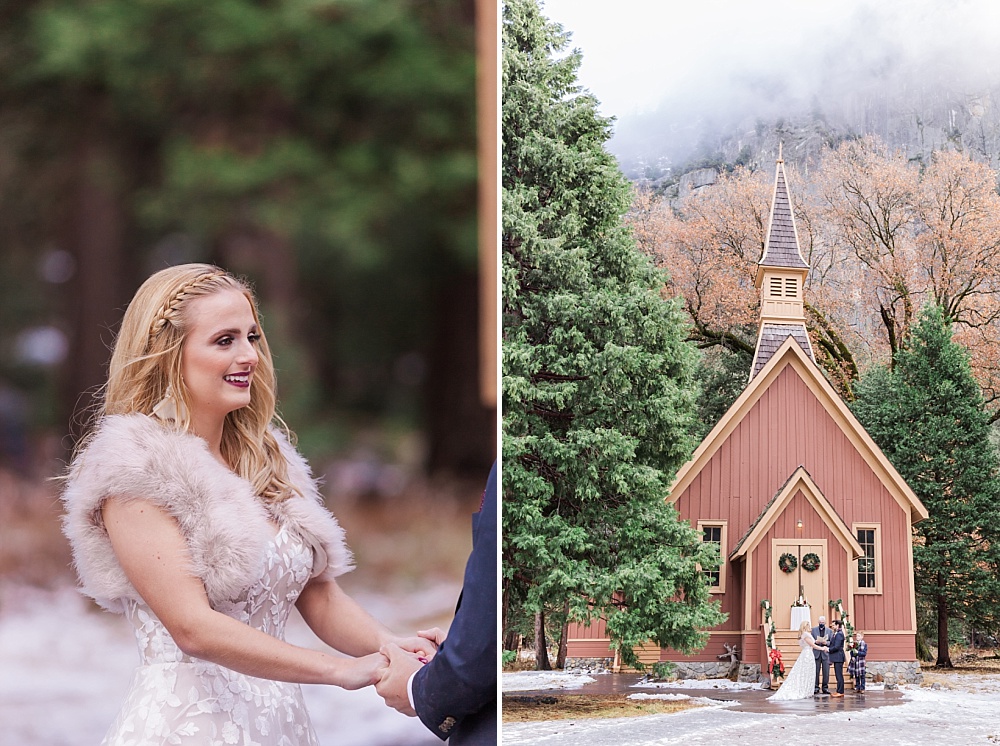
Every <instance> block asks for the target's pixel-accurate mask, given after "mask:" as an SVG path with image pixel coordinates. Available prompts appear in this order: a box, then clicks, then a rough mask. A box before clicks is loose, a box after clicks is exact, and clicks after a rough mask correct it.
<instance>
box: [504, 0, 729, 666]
mask: <svg viewBox="0 0 1000 746" xmlns="http://www.w3.org/2000/svg"><path fill="white" fill-rule="evenodd" d="M567 44H568V36H567V34H566V33H565V32H563V30H562V29H561V27H559V26H558V25H556V24H553V23H550V22H548V21H547V20H546V19H545V18H543V17H542V15H541V13H540V11H539V8H538V5H537V3H536V2H535V0H509V1H508V2H506V3H505V5H504V9H503V113H502V117H503V119H502V122H503V132H502V136H503V269H502V282H503V325H504V331H503V374H504V380H503V514H504V529H503V587H504V613H505V627H506V626H507V625H511V624H513V623H514V620H515V619H517V618H519V617H521V618H523V616H524V615H526V614H532V613H538V612H544V611H545V610H546V609H552V610H555V611H556V613H557V614H567V615H568V617H569V618H572V619H577V620H590V619H592V618H594V617H595V616H602V617H604V618H606V619H607V630H608V634H609V636H610V637H611V639H612V644H613V645H614V646H615V647H617V648H618V649H619V650H620V651H621V654H622V659H623V660H624V661H625V662H627V663H634V662H635V657H634V654H633V647H634V646H635V645H637V644H640V643H642V642H645V641H647V640H650V639H652V640H654V641H656V642H657V643H659V644H660V645H664V646H671V647H674V648H679V649H690V648H692V647H698V646H700V645H702V644H704V640H705V636H704V634H703V633H701V632H700V631H699V630H701V629H704V628H707V627H711V626H713V625H715V624H718V623H719V622H721V621H722V620H723V619H724V617H723V616H722V615H721V614H720V612H719V611H718V607H717V604H712V603H709V601H708V592H707V586H706V583H705V579H704V577H703V576H702V575H701V573H700V571H699V567H698V565H699V563H702V564H704V565H706V566H708V565H712V564H713V563H716V564H717V562H718V558H717V556H714V557H713V556H712V552H713V550H711V549H709V548H708V545H703V544H702V543H701V541H700V537H699V535H698V534H697V532H696V531H694V530H693V529H692V528H691V527H690V526H689V525H687V524H686V523H682V522H680V521H679V520H678V518H677V515H676V512H675V511H674V510H673V508H672V507H671V506H668V505H666V504H665V501H664V498H665V496H666V494H667V489H668V486H669V480H670V478H671V476H672V475H673V473H674V472H675V471H676V469H677V467H678V466H679V465H680V464H681V463H682V462H683V461H684V460H685V459H686V458H687V456H688V454H689V453H690V450H691V447H692V438H691V436H690V433H691V432H692V430H693V427H694V413H695V397H696V385H695V383H694V380H693V375H694V371H695V366H696V353H695V352H694V351H693V350H692V349H691V348H690V347H689V346H688V345H687V344H686V343H685V341H684V339H685V336H686V332H687V329H686V323H685V321H684V318H683V315H682V313H681V310H680V308H679V306H678V304H677V303H675V302H673V301H667V300H664V299H663V298H662V297H661V295H660V292H659V289H660V288H661V287H662V285H663V281H662V278H661V277H660V276H659V275H658V274H657V272H656V271H655V270H654V269H653V268H652V266H651V265H650V263H649V261H648V260H647V258H646V257H644V256H643V255H642V254H641V253H639V252H638V251H637V250H636V248H635V245H634V242H633V240H632V238H631V236H630V234H629V232H628V231H627V230H626V228H625V227H624V225H623V215H624V213H625V212H626V211H627V209H628V206H629V203H630V197H631V192H630V187H629V184H628V182H627V181H626V179H625V178H624V177H623V176H622V174H621V172H620V171H619V169H618V167H617V164H616V162H615V160H614V159H613V157H612V156H611V155H610V154H609V153H608V152H607V151H606V150H605V149H604V144H605V142H606V141H607V140H608V138H609V137H610V120H608V119H605V118H603V117H601V116H600V115H599V114H598V112H597V102H596V101H595V99H594V98H593V97H592V96H590V95H588V94H586V93H585V92H583V91H582V90H581V88H580V87H579V85H578V84H577V78H576V74H577V69H578V68H579V65H580V55H579V53H577V52H571V53H566V47H567ZM567 602H568V607H567V606H566V604H567ZM567 608H568V611H567Z"/></svg>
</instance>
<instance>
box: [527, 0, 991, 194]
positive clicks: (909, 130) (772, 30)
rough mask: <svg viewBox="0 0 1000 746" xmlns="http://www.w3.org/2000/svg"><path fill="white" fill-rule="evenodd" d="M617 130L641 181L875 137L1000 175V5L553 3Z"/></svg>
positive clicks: (965, 1)
mask: <svg viewBox="0 0 1000 746" xmlns="http://www.w3.org/2000/svg"><path fill="white" fill-rule="evenodd" d="M543 12H544V13H545V14H546V15H547V16H548V17H549V18H551V19H552V20H554V21H556V22H558V23H561V24H562V25H563V26H564V27H565V28H566V30H568V31H569V32H571V34H572V41H571V45H572V46H573V47H575V48H578V49H580V51H581V52H582V53H583V65H582V67H581V71H580V80H581V83H582V85H583V86H584V87H585V88H588V89H589V90H590V91H591V92H592V93H593V94H594V95H595V96H596V97H597V98H598V100H600V101H601V104H602V105H601V111H602V112H603V113H605V114H607V115H611V116H615V117H616V119H617V122H616V125H615V136H614V138H613V140H612V141H611V143H610V149H611V150H612V152H613V153H615V155H617V156H618V157H619V159H620V161H621V162H622V166H623V168H624V169H625V170H626V172H627V173H629V174H630V175H632V176H637V175H639V174H641V173H643V172H644V173H645V174H646V175H648V176H651V177H656V176H662V175H664V174H667V173H669V172H671V171H672V172H673V173H675V174H676V171H677V169H684V168H686V167H690V166H691V165H693V164H696V163H698V162H699V161H701V162H705V161H719V160H724V161H726V162H729V163H732V162H734V161H736V160H741V162H756V161H757V160H758V158H759V157H760V156H761V155H763V154H765V153H766V155H767V158H771V157H772V155H773V154H771V153H770V150H772V149H773V148H774V147H775V145H776V142H777V140H778V139H782V140H784V141H785V143H786V155H787V157H789V158H790V159H797V158H801V157H803V156H804V155H807V154H808V155H811V154H814V153H817V152H818V151H819V149H820V148H821V147H822V145H823V144H824V143H829V142H835V141H836V140H838V139H841V138H843V137H845V136H852V135H856V134H867V133H873V134H877V135H879V136H881V137H882V138H884V139H886V140H887V141H889V142H890V143H892V144H894V145H898V146H900V147H905V148H906V149H907V151H908V152H909V154H910V155H911V157H915V158H925V157H926V156H927V155H929V153H930V151H931V150H933V149H936V148H940V147H954V148H961V149H964V150H968V151H970V152H973V153H974V154H975V155H976V156H977V158H980V159H983V160H987V161H989V162H991V164H992V165H994V166H997V165H1000V164H998V159H1000V42H998V40H997V29H1000V3H998V2H993V1H991V0H955V1H954V2H945V1H944V0H937V1H930V0H878V1H874V0H838V1H836V2H834V1H831V0H815V1H814V2H791V1H786V0H768V1H767V2H757V3H741V2H735V1H734V0H705V1H704V2H700V3H697V4H689V3H680V2H675V1H673V0H671V1H668V2H662V3H659V2H653V0H619V1H618V2H615V3H611V4H609V3H606V2H598V1H597V0H545V2H544V4H543Z"/></svg>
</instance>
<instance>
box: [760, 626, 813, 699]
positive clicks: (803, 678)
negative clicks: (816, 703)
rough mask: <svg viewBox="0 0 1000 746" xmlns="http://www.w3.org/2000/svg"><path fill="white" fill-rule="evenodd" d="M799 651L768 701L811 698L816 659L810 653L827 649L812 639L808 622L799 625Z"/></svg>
mask: <svg viewBox="0 0 1000 746" xmlns="http://www.w3.org/2000/svg"><path fill="white" fill-rule="evenodd" d="M799 649H800V650H799V658H798V660H797V661H795V665H794V666H792V670H791V673H789V674H788V676H787V677H786V678H785V683H784V684H782V685H781V688H780V689H778V691H777V692H776V693H775V694H772V695H771V696H770V697H768V699H769V700H775V701H782V700H788V699H805V698H806V697H811V696H812V694H813V686H814V684H815V681H816V659H815V657H814V656H813V652H812V651H813V650H826V649H827V648H826V645H824V644H823V643H820V642H816V640H815V639H814V638H813V636H812V632H810V628H809V622H808V621H804V622H802V624H801V625H799Z"/></svg>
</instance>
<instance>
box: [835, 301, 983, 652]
mask: <svg viewBox="0 0 1000 746" xmlns="http://www.w3.org/2000/svg"><path fill="white" fill-rule="evenodd" d="M853 409H854V412H855V413H856V414H857V416H858V419H859V420H860V421H861V423H862V424H863V425H864V426H865V428H866V429H867V430H868V432H869V434H871V436H872V438H874V439H875V442H876V443H878V444H879V446H880V447H881V448H882V450H883V451H884V452H885V455H886V456H887V457H888V458H889V460H890V461H891V462H892V464H893V465H894V466H895V467H896V468H897V469H898V470H899V472H900V474H902V476H903V478H904V479H906V481H907V482H908V483H909V485H910V487H912V488H913V491H914V492H915V493H916V494H917V497H919V498H920V500H921V501H922V502H923V503H924V505H925V506H926V507H927V510H928V512H929V513H930V517H929V518H927V519H926V520H924V521H921V522H920V523H918V524H916V526H915V527H914V533H915V536H914V546H913V563H914V572H915V575H916V590H917V594H918V595H919V596H920V597H921V599H922V600H923V601H924V602H925V604H926V605H927V606H928V607H929V608H931V609H934V610H935V612H936V620H932V621H934V622H935V625H934V626H936V628H937V644H938V655H937V661H936V663H937V665H938V666H947V667H950V666H951V665H952V663H951V656H950V654H949V640H948V622H949V620H951V619H954V618H963V619H965V620H966V621H968V622H970V623H972V624H982V625H987V626H992V625H994V624H995V623H996V620H997V618H998V610H1000V583H998V579H997V570H998V566H1000V562H998V560H1000V502H998V501H1000V482H998V461H997V453H996V450H995V449H994V447H993V446H992V444H991V443H990V440H989V435H990V423H989V416H988V414H987V413H986V412H985V410H984V406H983V397H982V394H981V392H980V390H979V386H978V384H977V383H976V380H975V379H974V378H973V376H972V371H971V369H970V367H969V357H968V354H967V353H966V351H965V350H964V349H963V348H962V347H961V346H960V345H959V344H957V343H956V342H954V341H953V340H952V332H951V326H950V324H949V323H948V322H947V321H946V320H945V319H944V317H943V315H942V312H941V309H940V307H939V306H937V305H933V304H932V305H929V306H927V307H926V308H925V309H924V310H923V312H922V314H921V317H920V320H919V323H918V324H917V326H916V328H915V330H914V331H913V335H912V337H911V340H910V343H909V345H908V346H907V347H906V348H904V349H901V350H900V351H899V352H898V353H897V354H896V365H895V369H894V370H893V371H892V372H890V371H889V370H888V369H887V368H877V369H874V370H872V371H871V372H869V373H868V374H867V375H866V376H865V377H864V378H863V379H862V381H861V383H860V384H859V385H858V387H857V400H856V401H855V402H854V404H853Z"/></svg>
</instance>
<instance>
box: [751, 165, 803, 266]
mask: <svg viewBox="0 0 1000 746" xmlns="http://www.w3.org/2000/svg"><path fill="white" fill-rule="evenodd" d="M758 264H759V265H760V266H765V265H766V266H768V267H788V268H789V269H809V265H808V264H806V261H805V259H803V258H802V252H801V251H799V238H798V232H797V231H796V230H795V218H794V217H793V216H792V203H791V200H789V198H788V185H787V184H786V183H785V162H784V161H783V160H782V159H781V157H780V156H779V158H778V164H777V167H776V168H775V175H774V196H773V197H772V198H771V220H770V222H769V223H768V226H767V240H766V241H765V242H764V255H763V256H761V258H760V261H759V262H758Z"/></svg>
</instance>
